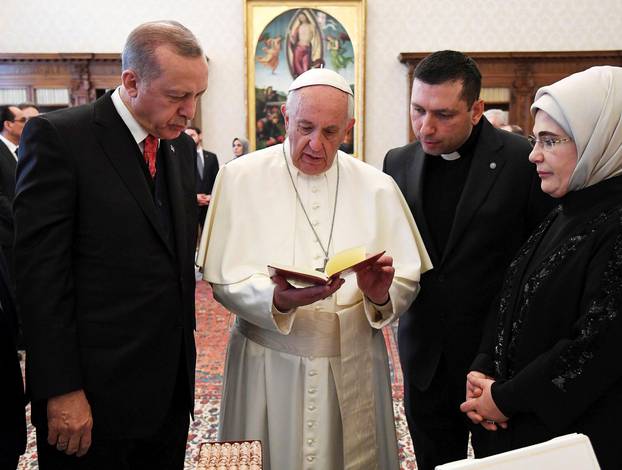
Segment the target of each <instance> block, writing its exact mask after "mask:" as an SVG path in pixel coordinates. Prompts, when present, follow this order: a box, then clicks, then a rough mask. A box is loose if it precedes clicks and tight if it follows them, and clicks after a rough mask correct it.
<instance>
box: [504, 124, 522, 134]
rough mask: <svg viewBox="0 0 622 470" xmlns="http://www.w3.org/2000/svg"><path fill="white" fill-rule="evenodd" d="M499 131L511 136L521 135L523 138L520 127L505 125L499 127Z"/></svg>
mask: <svg viewBox="0 0 622 470" xmlns="http://www.w3.org/2000/svg"><path fill="white" fill-rule="evenodd" d="M499 129H502V130H504V131H508V132H511V133H513V134H517V135H522V136H523V137H524V136H525V131H523V128H522V127H521V126H517V125H516V124H507V125H505V126H501V127H500V128H499Z"/></svg>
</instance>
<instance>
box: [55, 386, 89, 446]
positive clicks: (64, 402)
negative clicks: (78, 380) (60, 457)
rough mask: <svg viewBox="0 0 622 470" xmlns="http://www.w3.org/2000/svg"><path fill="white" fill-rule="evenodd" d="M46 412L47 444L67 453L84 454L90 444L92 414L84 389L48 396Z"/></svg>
mask: <svg viewBox="0 0 622 470" xmlns="http://www.w3.org/2000/svg"><path fill="white" fill-rule="evenodd" d="M47 414H48V444H50V445H52V446H54V445H55V446H56V449H58V450H59V451H61V452H65V454H67V455H73V454H76V455H77V456H78V457H82V456H83V455H84V454H86V452H87V451H88V450H89V447H90V446H91V429H93V416H92V415H91V406H90V405H89V402H88V400H87V399H86V395H84V390H76V391H75V392H69V393H66V394H64V395H59V396H57V397H53V398H50V399H49V400H48V405H47Z"/></svg>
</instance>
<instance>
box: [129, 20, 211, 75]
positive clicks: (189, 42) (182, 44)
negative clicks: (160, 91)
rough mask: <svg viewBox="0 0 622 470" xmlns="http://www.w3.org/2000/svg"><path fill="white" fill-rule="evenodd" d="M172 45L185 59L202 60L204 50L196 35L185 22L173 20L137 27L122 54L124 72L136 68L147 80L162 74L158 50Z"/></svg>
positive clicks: (135, 70)
mask: <svg viewBox="0 0 622 470" xmlns="http://www.w3.org/2000/svg"><path fill="white" fill-rule="evenodd" d="M160 46H168V47H170V48H171V49H172V50H173V52H175V53H176V54H178V55H180V56H182V57H189V58H194V57H200V56H202V55H203V49H202V48H201V45H200V44H199V41H198V40H197V38H196V37H195V36H194V34H192V32H191V31H190V30H189V29H188V28H186V27H185V26H184V25H182V24H181V23H178V22H177V21H170V20H160V21H150V22H148V23H143V24H141V25H140V26H138V27H136V28H135V29H134V30H133V31H132V32H131V33H130V35H129V36H128V37H127V40H126V42H125V47H124V48H123V54H122V55H121V70H128V69H132V70H133V71H134V72H136V74H137V75H138V76H139V77H140V78H141V79H143V80H151V79H152V78H155V77H157V76H158V75H159V74H160V73H161V68H160V64H158V61H157V59H156V57H155V51H156V49H157V48H158V47H160Z"/></svg>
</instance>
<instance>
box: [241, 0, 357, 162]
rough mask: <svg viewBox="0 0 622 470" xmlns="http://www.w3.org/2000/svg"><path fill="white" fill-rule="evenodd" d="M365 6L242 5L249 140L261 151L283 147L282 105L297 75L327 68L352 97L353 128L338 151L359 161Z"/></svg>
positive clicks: (347, 1) (267, 1) (351, 1)
mask: <svg viewBox="0 0 622 470" xmlns="http://www.w3.org/2000/svg"><path fill="white" fill-rule="evenodd" d="M365 8H366V3H365V0H341V1H339V0H337V1H324V0H319V1H294V2H289V1H282V0H245V2H244V19H245V26H246V27H245V30H246V70H247V100H248V114H247V116H248V136H249V143H250V147H251V148H252V149H255V150H259V149H262V148H265V147H269V146H271V145H275V144H278V143H281V142H283V140H284V139H285V122H284V119H283V116H282V115H281V105H282V104H283V103H285V100H286V98H287V89H288V88H289V85H290V84H291V83H292V81H293V80H294V79H295V78H296V77H298V75H300V74H301V73H303V72H305V71H306V70H308V69H310V68H313V67H325V68H328V69H331V70H334V71H335V72H337V73H339V74H341V75H342V76H343V77H345V79H346V80H347V81H348V83H349V84H350V86H351V87H352V90H353V91H354V117H355V118H356V123H355V125H354V128H353V129H352V131H351V132H350V133H349V134H348V135H347V136H346V138H345V140H344V142H343V143H342V145H341V147H340V148H341V149H342V150H344V151H345V152H347V153H350V154H353V155H355V156H356V157H358V158H361V159H362V158H363V155H364V153H363V132H364V129H363V116H364V104H365V76H364V74H365Z"/></svg>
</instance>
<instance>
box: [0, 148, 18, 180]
mask: <svg viewBox="0 0 622 470" xmlns="http://www.w3.org/2000/svg"><path fill="white" fill-rule="evenodd" d="M0 155H2V159H3V160H4V161H5V165H6V166H7V167H8V168H9V169H11V170H12V171H13V173H15V171H16V168H17V160H15V154H14V153H13V152H11V151H10V150H9V148H8V147H7V146H6V144H5V143H4V142H2V141H1V140H0Z"/></svg>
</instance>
